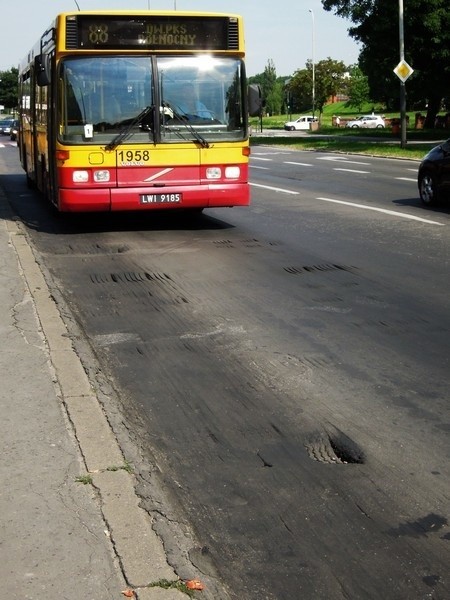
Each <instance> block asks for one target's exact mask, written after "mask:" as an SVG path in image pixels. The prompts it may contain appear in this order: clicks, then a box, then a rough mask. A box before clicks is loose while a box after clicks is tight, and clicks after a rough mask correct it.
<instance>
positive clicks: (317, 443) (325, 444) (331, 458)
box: [305, 431, 365, 465]
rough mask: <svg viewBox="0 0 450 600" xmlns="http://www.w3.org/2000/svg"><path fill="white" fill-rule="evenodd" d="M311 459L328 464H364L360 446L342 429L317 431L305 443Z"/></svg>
mask: <svg viewBox="0 0 450 600" xmlns="http://www.w3.org/2000/svg"><path fill="white" fill-rule="evenodd" d="M305 448H306V451H307V452H308V455H309V456H310V458H312V459H313V460H316V461H318V462H322V463H328V464H342V465H346V464H358V465H360V464H364V463H365V456H364V452H363V451H362V450H361V448H360V447H359V446H358V444H356V443H355V442H354V441H353V440H352V439H350V438H349V437H348V436H347V435H345V434H344V433H342V431H335V432H333V433H327V432H323V433H318V434H317V435H315V436H312V437H311V438H310V439H309V441H308V442H307V443H306V444H305Z"/></svg>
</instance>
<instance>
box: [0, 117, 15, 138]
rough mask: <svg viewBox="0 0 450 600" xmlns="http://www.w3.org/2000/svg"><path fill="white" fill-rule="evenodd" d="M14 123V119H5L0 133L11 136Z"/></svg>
mask: <svg viewBox="0 0 450 600" xmlns="http://www.w3.org/2000/svg"><path fill="white" fill-rule="evenodd" d="M13 123H14V120H13V119H3V121H0V133H1V134H2V135H9V134H10V132H11V125H12V124H13Z"/></svg>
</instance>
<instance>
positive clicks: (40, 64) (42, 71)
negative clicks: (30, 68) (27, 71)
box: [34, 54, 50, 87]
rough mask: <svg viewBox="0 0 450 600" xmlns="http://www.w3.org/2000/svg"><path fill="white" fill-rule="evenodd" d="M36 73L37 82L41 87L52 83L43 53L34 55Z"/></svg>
mask: <svg viewBox="0 0 450 600" xmlns="http://www.w3.org/2000/svg"><path fill="white" fill-rule="evenodd" d="M34 73H35V75H36V82H37V84H38V86H39V87H44V86H46V85H49V84H50V79H49V77H48V74H47V70H46V68H45V65H44V57H43V56H42V54H38V55H37V56H35V57H34Z"/></svg>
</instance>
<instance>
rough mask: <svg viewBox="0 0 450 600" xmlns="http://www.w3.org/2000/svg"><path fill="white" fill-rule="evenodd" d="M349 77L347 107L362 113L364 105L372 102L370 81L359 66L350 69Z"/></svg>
mask: <svg viewBox="0 0 450 600" xmlns="http://www.w3.org/2000/svg"><path fill="white" fill-rule="evenodd" d="M349 75H350V76H349V78H348V82H347V86H346V87H347V96H348V101H347V102H346V106H354V107H355V108H357V110H358V111H359V112H361V110H362V107H363V105H364V104H365V103H366V102H368V101H369V100H370V91H369V81H368V78H367V76H366V75H364V73H363V72H362V71H361V69H360V68H359V67H358V66H357V65H353V66H352V67H350V72H349Z"/></svg>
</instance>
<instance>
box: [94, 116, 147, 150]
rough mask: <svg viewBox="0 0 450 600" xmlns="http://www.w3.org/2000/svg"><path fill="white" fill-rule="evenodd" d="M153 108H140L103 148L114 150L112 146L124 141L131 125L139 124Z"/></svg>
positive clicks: (114, 146) (131, 127) (115, 146)
mask: <svg viewBox="0 0 450 600" xmlns="http://www.w3.org/2000/svg"><path fill="white" fill-rule="evenodd" d="M152 110H153V106H146V107H145V108H144V110H142V111H141V112H140V113H139V114H138V115H137V116H136V117H135V118H134V119H133V120H132V121H130V122H129V123H128V125H127V126H126V127H124V129H122V131H121V132H120V133H118V134H117V135H116V137H115V138H113V139H112V140H111V141H110V142H109V144H107V145H106V146H105V150H108V151H111V150H114V148H117V146H119V145H120V144H122V142H124V141H125V140H126V139H127V137H129V135H130V133H131V130H132V129H133V127H135V126H136V125H139V124H140V123H142V121H143V120H144V119H145V117H146V116H147V115H148V114H149V113H150V112H151V111H152Z"/></svg>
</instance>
